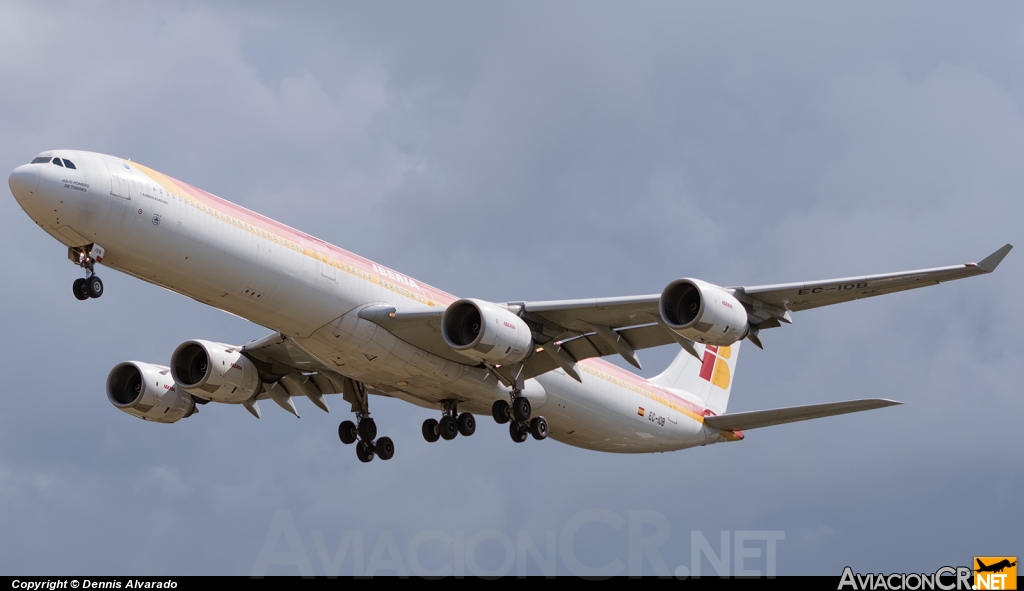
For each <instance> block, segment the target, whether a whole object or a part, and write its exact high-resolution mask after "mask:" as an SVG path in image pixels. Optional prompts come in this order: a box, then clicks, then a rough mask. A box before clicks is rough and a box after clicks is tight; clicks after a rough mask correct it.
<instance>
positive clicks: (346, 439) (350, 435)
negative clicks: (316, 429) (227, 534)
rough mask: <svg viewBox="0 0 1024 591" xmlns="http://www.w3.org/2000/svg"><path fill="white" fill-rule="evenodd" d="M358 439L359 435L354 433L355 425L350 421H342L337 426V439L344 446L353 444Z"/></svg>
mask: <svg viewBox="0 0 1024 591" xmlns="http://www.w3.org/2000/svg"><path fill="white" fill-rule="evenodd" d="M358 438H359V433H358V432H357V431H356V425H355V423H353V422H352V421H342V422H341V424H340V425H338V439H340V440H341V442H342V443H344V444H345V445H349V444H352V443H355V442H356V439H358Z"/></svg>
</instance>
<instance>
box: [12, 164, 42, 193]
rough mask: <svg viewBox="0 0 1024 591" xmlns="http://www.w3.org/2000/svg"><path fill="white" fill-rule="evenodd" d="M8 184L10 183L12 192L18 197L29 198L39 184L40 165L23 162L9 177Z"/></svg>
mask: <svg viewBox="0 0 1024 591" xmlns="http://www.w3.org/2000/svg"><path fill="white" fill-rule="evenodd" d="M7 184H8V185H10V187H11V193H13V194H14V197H15V198H16V199H18V200H19V201H20V200H22V199H27V198H28V196H29V195H30V194H32V193H34V192H35V190H36V188H37V187H38V186H39V167H38V166H33V165H31V164H22V165H21V166H19V167H18V168H15V169H14V171H13V172H12V173H11V176H9V177H7Z"/></svg>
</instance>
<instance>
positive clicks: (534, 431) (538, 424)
mask: <svg viewBox="0 0 1024 591" xmlns="http://www.w3.org/2000/svg"><path fill="white" fill-rule="evenodd" d="M530 435H533V438H534V439H536V440H537V441H540V440H541V439H547V437H548V422H547V420H546V419H545V418H544V417H535V418H534V419H533V420H532V421H530Z"/></svg>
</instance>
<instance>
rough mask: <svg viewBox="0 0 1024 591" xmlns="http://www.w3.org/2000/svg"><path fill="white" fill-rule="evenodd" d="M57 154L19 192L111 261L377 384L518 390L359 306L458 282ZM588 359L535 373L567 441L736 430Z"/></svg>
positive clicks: (434, 302)
mask: <svg viewBox="0 0 1024 591" xmlns="http://www.w3.org/2000/svg"><path fill="white" fill-rule="evenodd" d="M43 155H49V156H59V157H62V158H67V159H69V160H71V161H73V162H74V164H75V166H76V168H75V169H74V170H72V169H68V168H64V167H61V166H57V165H53V164H49V163H46V164H29V165H24V166H22V167H19V168H18V169H16V170H15V172H14V173H12V176H11V179H12V180H11V188H12V192H13V193H14V195H15V198H16V199H17V200H18V202H19V203H20V204H21V206H22V208H23V209H24V210H25V212H26V213H27V214H28V215H29V216H30V217H31V218H32V219H33V220H34V221H35V222H36V223H37V224H39V226H40V227H42V228H43V229H44V230H45V231H46V232H47V233H49V234H50V235H51V236H53V237H54V238H56V239H57V240H59V241H60V242H62V243H64V244H65V245H67V246H69V247H77V246H85V245H88V244H98V245H101V246H102V247H103V249H104V250H105V254H104V258H103V260H102V265H105V266H108V267H111V268H114V269H117V270H119V271H122V272H125V273H128V274H130V275H133V276H135V277H138V278H140V279H143V280H145V281H148V282H150V283H154V284H156V285H160V286H162V287H165V288H167V289H170V290H173V291H175V292H178V293H181V294H183V295H186V296H188V297H190V298H193V299H195V300H198V301H200V302H203V303H205V304H209V305H211V306H214V307H216V308H219V309H221V310H224V311H227V312H230V313H232V314H235V315H237V316H240V317H243V318H246V319H248V320H250V321H252V322H255V323H257V324H260V325H262V326H265V327H267V328H269V329H272V330H275V331H277V332H279V333H281V334H282V335H284V336H286V337H287V338H289V339H290V340H291V341H292V342H293V344H294V345H296V346H298V347H299V348H301V349H302V350H303V351H305V352H306V353H307V354H308V355H310V356H312V357H314V358H316V359H317V360H319V361H320V362H321V363H322V364H324V365H325V366H327V367H329V368H331V369H333V370H334V371H336V372H337V373H340V374H343V375H345V376H348V377H350V378H352V379H355V380H358V381H361V382H363V383H364V384H366V385H367V388H368V389H369V390H370V391H371V392H376V393H383V394H388V395H391V396H395V397H398V398H402V399H404V400H407V401H409V402H412V403H414V404H417V405H420V406H423V407H426V408H434V409H437V408H440V405H441V401H443V400H457V401H459V402H458V404H459V410H461V411H468V412H473V413H476V414H483V415H488V414H489V409H490V407H491V404H492V403H493V401H495V400H497V399H499V398H504V399H507V396H508V394H507V389H506V388H505V387H504V386H502V385H501V384H500V383H499V382H498V381H497V379H496V378H495V377H494V376H493V375H492V374H491V373H490V372H489V371H487V370H486V369H485V368H483V367H477V366H473V365H470V364H467V363H460V362H458V361H455V360H453V359H458V357H457V356H455V355H453V356H452V357H451V358H444V357H441V356H439V355H437V354H434V353H430V352H428V351H424V350H422V349H419V348H417V347H414V346H412V345H410V344H408V343H406V342H405V341H402V340H401V339H399V338H397V337H396V336H394V335H393V334H391V333H390V332H388V331H387V330H385V329H384V328H382V327H381V326H378V325H377V324H375V323H373V322H370V321H369V320H365V319H363V318H360V317H359V316H358V312H359V310H360V309H362V308H364V307H366V306H368V305H375V304H381V303H385V304H390V305H393V306H395V307H399V308H409V307H417V306H424V307H426V306H446V305H447V304H448V303H450V302H452V301H454V300H455V299H457V298H455V297H454V296H452V295H450V294H447V293H445V292H443V291H439V290H437V289H434V288H433V287H430V286H428V285H425V284H423V283H421V282H419V281H415V280H413V279H411V278H408V277H406V276H403V275H401V274H398V273H395V272H394V271H391V270H389V269H386V268H384V267H381V266H380V265H377V264H375V263H372V262H371V261H368V260H366V259H363V258H361V257H358V256H356V255H354V254H352V253H350V252H347V251H345V250H343V249H340V248H338V247H336V246H332V245H330V244H327V243H325V242H323V241H321V240H318V239H316V238H314V237H312V236H309V235H307V234H304V233H302V232H299V231H297V230H294V229H292V228H289V227H287V226H285V225H283V224H280V223H278V222H275V221H273V220H270V219H268V218H265V217H263V216H260V215H258V214H255V213H253V212H250V211H248V210H246V209H244V208H242V207H239V206H237V205H235V204H232V203H230V202H228V201H225V200H223V199H220V198H218V197H216V196H213V195H210V194H209V193H206V192H203V191H200V190H198V189H195V188H193V187H191V186H189V185H187V184H185V183H181V182H180V181H176V180H174V179H172V178H170V177H167V176H165V175H162V174H160V173H158V172H156V171H153V170H151V169H148V168H146V167H144V166H140V165H137V164H135V163H131V162H128V161H125V160H122V159H120V158H115V157H111V156H104V155H101V154H95V153H90V152H80V151H71V150H56V151H52V152H44V153H43ZM36 177H38V178H37V179H36ZM15 178H17V182H16V181H15ZM36 180H37V182H36ZM33 185H35V186H34V188H33ZM577 367H578V369H579V370H580V371H579V373H580V376H581V377H582V383H580V382H577V381H576V380H574V379H572V378H571V377H569V376H567V375H566V374H565V373H564V372H563V371H562V370H555V371H552V372H549V373H547V374H544V375H542V376H539V377H538V378H536V380H530V381H529V382H528V383H527V387H526V393H527V396H528V397H529V398H530V400H531V402H532V403H533V407H534V414H542V415H544V416H545V417H546V418H547V420H548V423H549V426H550V435H551V437H553V438H555V439H557V440H559V441H562V442H564V443H568V444H570V445H574V446H578V447H584V448H589V449H596V450H603V451H613V452H655V451H670V450H676V449H682V448H686V447H692V446H695V445H704V444H706V443H714V442H717V441H723V440H724V439H723V437H722V436H721V434H720V433H719V432H718V431H717V430H715V429H711V428H710V427H707V426H705V425H704V424H703V423H702V421H701V419H700V417H701V416H702V415H703V413H704V412H705V409H704V408H703V407H702V406H701V403H700V401H699V400H698V399H696V398H694V397H691V396H689V395H687V393H685V392H679V391H669V390H667V389H665V388H662V387H659V386H657V385H654V384H652V383H650V382H649V381H647V380H645V379H643V378H641V377H639V376H637V375H635V374H632V373H630V372H627V371H625V370H623V369H620V368H618V367H616V366H614V365H612V364H610V363H607V362H605V361H602V360H600V359H594V360H586V361H582V362H580V363H579V364H578V366H577ZM640 408H643V409H645V411H644V412H643V415H642V416H641V414H640V413H639V412H638V409H640Z"/></svg>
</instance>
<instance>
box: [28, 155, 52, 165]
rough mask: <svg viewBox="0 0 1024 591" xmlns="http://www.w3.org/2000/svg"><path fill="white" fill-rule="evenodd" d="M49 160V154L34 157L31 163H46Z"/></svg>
mask: <svg viewBox="0 0 1024 591" xmlns="http://www.w3.org/2000/svg"><path fill="white" fill-rule="evenodd" d="M49 161H50V157H49V156H36V157H35V158H33V159H32V162H31V164H46V163H47V162H49Z"/></svg>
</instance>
